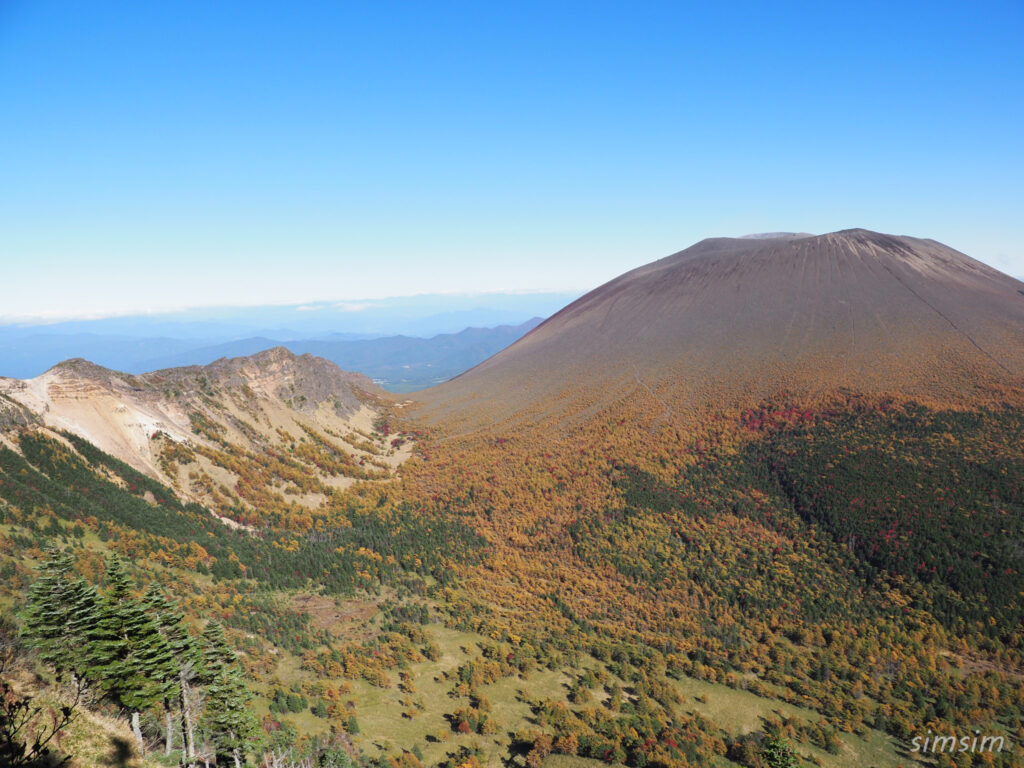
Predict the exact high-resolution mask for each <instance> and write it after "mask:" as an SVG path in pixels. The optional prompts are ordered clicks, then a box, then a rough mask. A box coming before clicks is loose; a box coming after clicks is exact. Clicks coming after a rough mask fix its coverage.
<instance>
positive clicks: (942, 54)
mask: <svg viewBox="0 0 1024 768" xmlns="http://www.w3.org/2000/svg"><path fill="white" fill-rule="evenodd" d="M1022 37H1024V6H1021V5H1020V3H1016V2H993V3H988V4H985V5H984V7H975V6H968V5H956V4H935V3H924V2H909V3H902V4H898V5H896V6H894V5H892V4H888V3H867V4H864V3H861V4H857V5H855V6H844V7H839V6H836V5H835V4H819V5H818V6H813V7H808V6H806V5H802V4H801V5H798V4H787V3H784V4H781V5H778V4H775V5H771V6H764V5H763V4H758V3H749V4H746V3H741V4H739V5H735V4H734V5H731V6H729V7H728V8H717V7H708V8H699V7H692V6H690V5H686V4H678V3H652V4H646V5H644V6H642V7H637V6H629V5H623V4H613V3H570V4H560V5H558V6H557V7H553V6H551V4H547V3H534V2H524V3H517V4H514V5H508V6H504V7H499V6H487V5H480V4H474V3H469V2H445V3H441V2H425V3H399V4H393V5H388V6H380V5H372V4H371V5H362V6H360V5H352V4H331V3H311V2H300V3H297V4H291V5H289V6H288V7H287V9H285V8H283V7H282V8H279V9H275V8H273V7H270V6H265V5H260V6H253V5H251V4H248V3H239V2H223V3H217V4H213V5H211V4H208V3H199V2H184V3H176V4H174V5H173V6H171V5H166V6H163V7H159V6H157V5H152V4H134V3H114V2H101V3H89V4H82V3H72V2H69V1H68V0H54V1H53V2H42V3H29V2H11V3H5V4H3V6H2V7H0V73H2V74H3V76H2V77H0V104H3V105H4V107H3V114H4V119H3V120H0V169H2V172H3V178H4V183H3V184H2V185H0V268H2V271H3V280H2V281H0V312H2V313H3V314H4V315H7V316H9V317H12V316H13V317H54V316H64V317H66V316H81V315H91V316H95V315H104V314H125V313H139V312H161V311H167V310H171V309H174V308H177V307H182V306H220V305H238V304H245V305H259V304H281V303H292V304H301V303H305V302H314V301H329V300H340V299H348V300H354V299H358V298H380V297H384V296H396V295H407V294H413V293H449V292H461V293H467V292H481V291H548V292H563V291H574V292H581V291H582V290H585V289H590V288H593V287H595V286H597V285H599V284H601V283H603V282H604V281H606V280H608V279H610V278H612V277H614V276H616V275H618V274H620V273H622V272H625V271H628V270H629V269H631V268H633V267H636V266H638V265H640V264H643V263H646V262H649V261H651V260H653V259H655V258H658V257H659V256H664V255H667V254H669V253H673V252H675V251H678V250H680V249H682V248H685V247H687V246H689V245H690V244H692V243H694V242H696V241H697V240H700V239H702V238H704V237H709V236H721V235H743V234H747V233H750V232H763V231H776V230H791V231H804V232H814V233H823V232H829V231H834V230H839V229H844V228H849V227H865V228H868V229H872V230H876V231H881V232H891V233H894V234H909V235H914V236H920V237H928V238H934V239H936V240H940V241H942V242H944V243H946V244H948V245H950V246H952V247H954V248H957V249H959V250H961V251H964V252H965V253H968V254H970V255H972V256H974V257H976V258H978V259H981V260H983V261H985V262H987V263H989V264H992V265H993V266H995V267H997V268H998V269H1001V270H1003V271H1005V272H1008V273H1010V274H1014V275H1024V251H1022V246H1021V244H1022V243H1024V220H1022V219H1021V217H1020V215H1019V213H1020V211H1021V210H1024V184H1022V182H1021V179H1024V152H1022V151H1021V142H1020V136H1022V135H1024V66H1022V64H1021V60H1020V57H1019V56H1018V55H1017V49H1018V47H1019V46H1018V42H1019V40H1020V39H1022Z"/></svg>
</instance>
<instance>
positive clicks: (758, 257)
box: [418, 229, 1024, 429]
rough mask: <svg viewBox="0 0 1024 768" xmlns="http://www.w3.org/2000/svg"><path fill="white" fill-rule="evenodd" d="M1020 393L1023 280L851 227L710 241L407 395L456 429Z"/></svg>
mask: <svg viewBox="0 0 1024 768" xmlns="http://www.w3.org/2000/svg"><path fill="white" fill-rule="evenodd" d="M1022 383H1024V284H1022V283H1021V282H1020V281H1018V280H1015V279H1013V278H1011V277H1008V276H1007V275H1004V274H1002V273H1000V272H998V271H997V270H995V269H992V268H991V267H988V266H986V265H985V264H982V263H981V262H978V261H976V260H974V259H972V258H970V257H969V256H966V255H964V254H962V253H960V252H958V251H955V250H953V249H952V248H949V247H947V246H945V245H942V244H941V243H938V242H935V241H934V240H921V239H917V238H912V237H902V236H892V235H883V234H878V233H875V232H869V231H867V230H862V229H853V230H844V231H842V232H834V233H831V234H827V235H821V236H808V235H802V234H799V235H798V234H788V233H777V234H773V235H771V236H768V237H766V236H757V237H750V238H714V239H709V240H704V241H701V242H699V243H697V244H696V245H694V246H692V247H690V248H688V249H686V250H684V251H681V252H679V253H676V254H674V255H672V256H669V257H666V258H664V259H661V260H659V261H656V262H653V263H652V264H648V265H646V266H644V267H640V268H639V269H635V270H633V271H631V272H628V273H626V274H624V275H622V276H621V277H619V278H616V279H615V280H612V281H611V282H609V283H606V284H605V285H602V286H600V287H599V288H597V289H595V290H594V291H591V292H590V293H588V294H587V295H585V296H583V297H582V298H580V299H579V300H577V301H576V302H574V303H573V304H570V305H569V306H568V307H566V308H565V309H563V310H562V311H561V312H559V313H557V314H556V315H554V316H553V317H551V318H550V319H549V320H547V321H546V322H545V323H543V324H542V325H540V326H539V327H537V328H536V329H535V330H534V331H532V332H531V333H529V334H528V335H527V336H525V337H524V338H523V339H521V340H520V341H518V342H517V343H515V344H513V345H512V346H511V347H509V348H508V349H506V350H504V351H502V352H500V353H499V354H497V355H495V356H494V357H492V358H490V359H489V360H487V361H485V362H483V363H481V364H480V365H478V366H477V367H476V368H474V369H472V370H471V371H469V372H467V373H465V374H463V375H462V376H460V377H458V378H456V379H454V380H452V381H450V382H447V383H445V384H442V385H439V386H437V387H434V388H432V389H430V390H426V391H424V392H422V393H419V395H418V400H419V402H420V403H421V405H420V412H421V413H422V414H424V415H425V416H426V417H428V418H432V419H436V420H439V421H445V422H447V423H453V424H459V423H461V424H462V425H463V426H464V427H466V428H469V429H472V428H473V427H474V426H483V425H486V424H489V423H495V422H498V421H501V420H502V419H508V418H512V419H513V420H514V419H516V418H521V417H523V415H524V414H529V418H537V417H539V416H543V415H550V414H557V413H558V412H559V411H560V410H564V409H571V408H578V407H580V405H581V404H589V405H590V406H591V408H592V409H593V408H599V407H601V406H607V405H609V404H611V403H614V402H615V401H616V400H617V399H621V398H623V397H626V396H636V395H637V394H638V393H640V394H644V393H646V396H648V397H651V398H653V399H656V400H658V401H659V402H662V403H664V404H665V406H666V408H675V409H677V411H678V410H679V409H687V408H698V409H699V408H707V407H718V406H731V405H734V404H736V405H743V404H750V403H756V402H757V401H758V400H759V399H761V398H763V397H771V396H773V395H776V394H777V393H779V392H782V391H786V392H790V393H794V394H795V395H797V396H801V395H803V396H813V395H815V394H818V393H822V392H826V391H829V390H835V389H838V388H847V389H852V390H854V391H857V392H861V393H881V394H893V395H906V396H911V397H914V396H918V397H927V398H932V399H936V400H940V401H948V402H954V401H957V400H961V401H962V400H971V399H972V398H976V397H980V396H982V395H984V394H985V393H991V392H992V391H993V390H999V391H1003V390H1010V391H1015V392H1020V391H1021V386H1022Z"/></svg>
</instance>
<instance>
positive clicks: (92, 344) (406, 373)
mask: <svg viewBox="0 0 1024 768" xmlns="http://www.w3.org/2000/svg"><path fill="white" fill-rule="evenodd" d="M573 298H575V294H562V293H550V294H548V293H545V294H483V295H479V296H431V295H425V296H411V297H401V298H394V299H376V300H367V301H359V302H319V303H316V304H308V305H301V306H290V307H241V308H219V309H218V308H212V309H196V310H187V311H183V312H179V313H169V314H163V315H152V316H132V317H109V318H101V319H94V320H69V321H63V322H57V323H39V322H36V323H34V324H33V323H29V324H11V325H0V376H12V377H16V378H22V379H26V378H33V377H35V376H39V375H40V374H42V373H43V372H44V371H46V370H48V369H49V368H51V367H52V366H54V365H56V364H57V363H59V362H61V361H62V360H67V359H70V358H76V357H81V358H85V359H88V360H90V361H91V362H94V363H96V364H98V365H102V366H105V367H107V368H111V369H114V370H118V371H124V372H126V373H133V374H138V373H145V372H148V371H153V370H157V369H160V368H169V367H175V366H181V365H203V364H206V363H210V362H212V361H214V360H216V359H218V358H220V357H237V356H240V355H251V354H254V353H256V352H260V351H262V350H265V349H269V348H271V347H275V346H281V345H283V346H286V347H288V348H289V349H291V350H293V351H295V352H297V353H300V354H301V353H303V352H313V353H314V354H317V355H321V356H323V357H326V358H328V359H330V360H332V361H333V362H335V363H337V364H338V365H340V366H341V367H342V368H345V369H346V370H355V371H359V372H361V373H365V374H366V375H368V376H370V377H372V378H373V379H375V380H376V381H377V382H378V383H379V384H380V385H381V386H383V387H385V388H387V389H393V390H394V391H396V392H407V391H412V390H415V389H420V388H423V387H427V386H430V385H432V384H437V383H439V382H442V381H445V380H446V379H448V378H451V377H452V376H454V375H456V374H458V373H461V372H462V371H464V370H466V369H467V368H471V367H472V366H474V365H476V364H477V363H479V362H481V361H482V360H484V359H486V358H487V357H489V356H490V355H492V354H494V353H495V352H497V351H499V350H500V349H502V348H503V347H505V346H507V345H508V344H510V343H512V342H513V341H515V340H516V339H518V338H519V337H520V336H522V335H523V334H524V333H526V332H528V331H529V330H531V329H532V328H533V327H534V326H535V325H536V324H537V322H539V320H538V319H537V318H540V317H547V316H548V315H550V314H552V313H554V312H556V311H557V310H558V309H560V308H561V307H563V306H564V305H565V304H566V303H568V302H569V301H571V300H572V299H573ZM531 318H532V319H531Z"/></svg>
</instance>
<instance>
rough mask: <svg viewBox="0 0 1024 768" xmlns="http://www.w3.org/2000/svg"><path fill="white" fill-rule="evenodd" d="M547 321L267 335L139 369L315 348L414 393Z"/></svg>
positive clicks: (386, 383)
mask: <svg viewBox="0 0 1024 768" xmlns="http://www.w3.org/2000/svg"><path fill="white" fill-rule="evenodd" d="M541 322H542V318H539V317H535V318H532V319H531V320H528V321H527V322H525V323H521V324H518V325H500V326H498V327H496V328H466V329H465V330H462V331H460V332H459V333H445V334H438V335H436V336H433V337H431V338H427V339H424V338H418V337H413V336H387V337H384V338H378V339H362V340H335V339H301V340H295V341H287V340H275V339H269V338H266V337H254V338H249V339H239V340H238V341H232V342H228V343H225V344H217V345H214V346H209V347H203V348H200V349H193V350H188V351H185V352H178V353H174V354H170V355H163V356H160V357H154V358H151V359H149V360H147V361H145V362H143V363H141V364H140V370H139V371H131V372H143V371H152V370H158V369H161V368H177V367H180V366H185V365H206V364H208V363H211V362H213V361H214V360H217V359H219V358H222V357H241V356H246V355H253V354H256V353H257V352H262V351H263V350H265V349H270V348H271V347H276V346H285V347H287V348H288V349H290V350H291V351H292V352H294V353H295V354H303V353H306V352H310V353H312V354H314V355H317V356H318V357H323V358H326V359H327V360H330V361H331V362H332V363H334V364H335V365H337V366H338V367H339V368H341V369H342V370H346V371H355V372H358V373H363V374H366V375H367V376H369V377H370V378H372V379H373V380H374V381H376V382H377V383H378V384H380V385H381V386H382V387H384V388H385V389H387V390H390V391H392V392H412V391H413V390H417V389H423V388H424V387H429V386H431V385H433V384H438V383H440V382H442V381H447V380H448V379H450V378H452V377H453V376H457V375H458V374H460V373H462V372H463V371H466V370H469V369H470V368H472V367H473V366H474V365H476V364H477V363H480V362H483V361H484V360H486V359H487V358H488V357H490V356H491V355H493V354H495V353H497V352H500V351H501V350H502V349H504V348H505V347H507V346H508V345H509V344H511V343H513V342H514V341H517V340H518V339H520V338H521V337H523V336H525V335H526V334H527V333H529V332H530V331H531V330H533V329H534V328H536V327H537V326H538V325H540V323H541Z"/></svg>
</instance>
